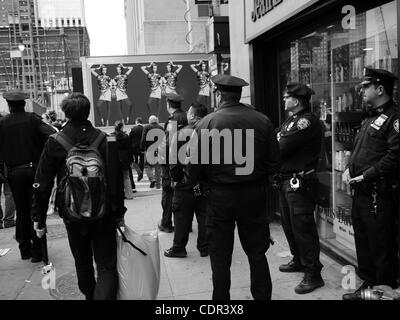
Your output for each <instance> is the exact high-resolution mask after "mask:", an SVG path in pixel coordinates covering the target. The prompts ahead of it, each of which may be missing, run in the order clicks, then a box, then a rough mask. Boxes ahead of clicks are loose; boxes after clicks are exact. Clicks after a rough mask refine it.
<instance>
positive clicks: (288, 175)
mask: <svg viewBox="0 0 400 320" xmlns="http://www.w3.org/2000/svg"><path fill="white" fill-rule="evenodd" d="M314 173H316V170H315V169H312V170H310V171H308V172H304V171H302V172H294V173H282V174H280V175H279V176H280V177H281V179H282V180H289V179H292V178H304V177H306V176H309V175H311V174H314Z"/></svg>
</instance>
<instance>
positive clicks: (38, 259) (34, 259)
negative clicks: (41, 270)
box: [31, 257, 43, 263]
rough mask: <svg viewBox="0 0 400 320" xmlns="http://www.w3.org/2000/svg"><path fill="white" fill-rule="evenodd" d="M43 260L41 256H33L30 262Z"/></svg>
mask: <svg viewBox="0 0 400 320" xmlns="http://www.w3.org/2000/svg"><path fill="white" fill-rule="evenodd" d="M42 261H43V258H35V257H32V259H31V262H32V263H39V262H42Z"/></svg>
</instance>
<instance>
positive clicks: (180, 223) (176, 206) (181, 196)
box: [172, 190, 194, 251]
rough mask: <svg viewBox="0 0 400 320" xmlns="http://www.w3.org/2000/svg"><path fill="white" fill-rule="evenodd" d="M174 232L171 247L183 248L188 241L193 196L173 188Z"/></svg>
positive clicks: (192, 210) (192, 211)
mask: <svg viewBox="0 0 400 320" xmlns="http://www.w3.org/2000/svg"><path fill="white" fill-rule="evenodd" d="M172 211H173V215H174V224H175V234H174V245H173V248H174V249H176V250H178V251H179V250H184V249H185V248H186V245H187V243H188V241H189V233H190V227H191V225H192V221H193V214H194V199H193V196H192V195H191V194H190V193H188V192H186V191H182V190H175V192H174V196H173V200H172Z"/></svg>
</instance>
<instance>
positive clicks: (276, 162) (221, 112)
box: [188, 102, 280, 185]
mask: <svg viewBox="0 0 400 320" xmlns="http://www.w3.org/2000/svg"><path fill="white" fill-rule="evenodd" d="M203 129H205V130H213V129H216V130H218V131H219V132H222V131H223V130H224V129H227V130H229V131H230V132H231V133H232V137H233V132H234V129H242V130H244V131H243V132H242V154H244V153H245V152H246V145H245V144H246V142H245V141H246V137H245V134H246V130H247V129H248V130H254V155H251V154H250V155H247V160H246V161H247V162H250V161H252V162H253V163H254V170H253V171H252V172H251V173H250V174H249V175H238V174H237V169H240V168H244V167H245V165H242V164H238V163H235V157H234V155H232V160H233V161H232V164H228V163H226V161H225V160H228V159H225V155H224V139H221V148H220V152H219V153H220V159H221V160H220V161H221V162H220V164H215V165H214V164H212V158H213V155H212V153H213V150H212V149H213V145H212V143H210V144H209V154H210V159H209V163H210V164H208V165H206V164H199V165H196V164H193V163H192V164H190V165H188V171H189V177H190V179H192V180H193V181H200V180H201V181H202V182H205V183H206V184H211V185H234V184H241V183H257V182H259V183H265V182H267V181H268V177H269V176H272V175H274V174H275V173H277V172H278V170H279V166H280V152H279V145H278V142H277V139H276V135H275V132H274V129H273V125H272V123H271V121H270V120H269V119H268V117H267V116H266V115H264V114H262V113H260V112H258V111H256V110H255V109H254V108H250V107H248V106H246V105H244V104H241V103H232V102H224V103H222V104H221V106H220V107H219V108H218V110H217V111H216V112H214V113H212V114H209V115H208V116H206V117H205V118H204V119H202V120H201V121H200V122H199V124H198V126H197V130H196V132H197V135H198V137H199V141H198V146H197V148H195V150H197V152H198V154H197V155H195V156H194V158H198V160H199V161H200V160H201V158H202V155H201V149H202V147H201V144H202V140H203V139H205V137H204V136H203V135H202V130H203ZM233 144H234V148H236V147H238V142H237V141H235V142H234V143H233ZM214 147H215V146H214ZM236 153H237V152H236ZM191 156H192V155H191ZM249 157H252V158H249Z"/></svg>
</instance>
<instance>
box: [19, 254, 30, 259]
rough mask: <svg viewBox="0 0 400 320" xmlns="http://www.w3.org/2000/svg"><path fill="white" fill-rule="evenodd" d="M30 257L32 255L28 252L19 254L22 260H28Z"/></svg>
mask: <svg viewBox="0 0 400 320" xmlns="http://www.w3.org/2000/svg"><path fill="white" fill-rule="evenodd" d="M31 258H32V256H31V255H30V254H27V255H22V254H21V259H22V260H29V259H31Z"/></svg>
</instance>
